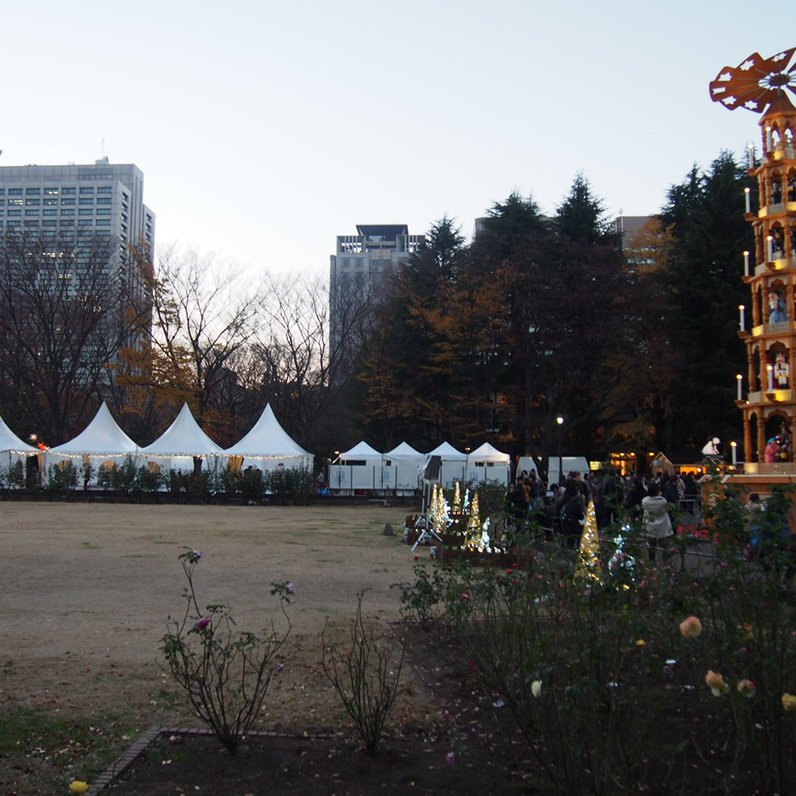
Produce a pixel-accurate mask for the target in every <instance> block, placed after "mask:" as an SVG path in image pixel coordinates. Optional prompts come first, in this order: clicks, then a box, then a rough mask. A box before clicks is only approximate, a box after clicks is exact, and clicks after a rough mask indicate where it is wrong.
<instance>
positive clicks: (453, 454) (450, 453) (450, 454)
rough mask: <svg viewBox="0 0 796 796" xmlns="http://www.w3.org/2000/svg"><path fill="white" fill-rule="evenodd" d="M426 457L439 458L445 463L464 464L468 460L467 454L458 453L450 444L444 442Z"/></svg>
mask: <svg viewBox="0 0 796 796" xmlns="http://www.w3.org/2000/svg"><path fill="white" fill-rule="evenodd" d="M426 456H439V457H440V458H441V459H442V460H443V461H448V462H463V461H464V460H465V459H466V458H467V454H466V453H462V452H461V451H457V450H456V448H454V447H453V445H451V444H450V442H443V443H442V444H441V445H437V447H436V448H434V450H433V451H429V452H428V453H427V454H426Z"/></svg>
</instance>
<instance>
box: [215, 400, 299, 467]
mask: <svg viewBox="0 0 796 796" xmlns="http://www.w3.org/2000/svg"><path fill="white" fill-rule="evenodd" d="M225 453H227V455H229V456H243V457H248V458H281V459H289V458H302V459H303V458H305V457H309V456H311V454H310V453H308V452H307V451H305V450H304V449H303V448H302V447H301V446H300V445H299V444H298V443H297V442H295V441H294V440H293V439H292V438H291V437H290V436H289V435H288V433H287V432H286V431H285V430H284V429H283V428H282V426H281V425H280V424H279V421H278V420H277V419H276V415H275V414H274V410H273V409H271V404H266V407H265V409H263V413H262V414H261V415H260V419H259V420H258V421H257V422H256V423H255V424H254V427H253V428H252V430H251V431H250V432H249V433H248V434H246V436H244V437H243V438H242V439H241V440H240V441H239V442H238V443H237V444H235V445H233V446H232V447H231V448H227V449H226V451H225Z"/></svg>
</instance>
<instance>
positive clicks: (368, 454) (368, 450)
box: [340, 440, 382, 460]
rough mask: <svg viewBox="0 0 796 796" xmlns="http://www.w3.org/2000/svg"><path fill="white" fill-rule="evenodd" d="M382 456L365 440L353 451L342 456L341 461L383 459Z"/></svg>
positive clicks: (352, 449)
mask: <svg viewBox="0 0 796 796" xmlns="http://www.w3.org/2000/svg"><path fill="white" fill-rule="evenodd" d="M381 456H382V455H381V454H380V453H379V452H378V451H377V450H376V449H375V448H372V447H371V446H370V445H368V443H367V442H365V441H364V440H363V441H362V442H359V443H357V444H356V445H354V447H353V448H351V450H347V451H346V452H345V453H341V454H340V459H341V460H343V459H381Z"/></svg>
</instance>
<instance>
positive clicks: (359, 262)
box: [329, 224, 425, 363]
mask: <svg viewBox="0 0 796 796" xmlns="http://www.w3.org/2000/svg"><path fill="white" fill-rule="evenodd" d="M424 240H425V236H423V235H410V234H409V227H408V226H407V225H406V224H357V234H356V235H338V236H337V251H336V252H335V254H333V255H331V258H330V260H331V268H330V274H329V302H330V307H329V337H330V346H331V352H332V356H333V357H334V358H335V360H336V361H337V362H338V363H339V362H341V361H344V360H345V359H346V358H347V357H350V356H351V355H352V354H354V353H355V349H356V348H357V346H358V345H359V344H360V343H361V342H362V339H363V336H364V335H366V334H367V329H368V326H369V320H370V312H369V310H370V307H371V306H372V304H373V302H374V300H378V298H379V297H380V288H381V286H382V283H383V280H384V278H385V276H386V275H387V274H389V273H390V272H392V271H393V270H394V269H395V268H396V267H397V266H398V265H399V264H400V263H401V262H402V261H404V260H406V258H407V257H409V256H410V255H411V254H413V253H414V252H416V251H417V250H418V249H419V247H420V246H421V245H422V243H423V241H424Z"/></svg>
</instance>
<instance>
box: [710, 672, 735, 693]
mask: <svg viewBox="0 0 796 796" xmlns="http://www.w3.org/2000/svg"><path fill="white" fill-rule="evenodd" d="M705 684H706V685H707V687H708V688H709V689H710V690H711V692H712V693H713V696H721V695H722V694H726V693H727V692H728V691H729V690H730V689H729V686H728V685H727V683H725V682H724V678H723V677H722V676H721V675H720V674H719V673H718V672H714V671H713V670H712V669H708V673H707V674H706V675H705Z"/></svg>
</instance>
